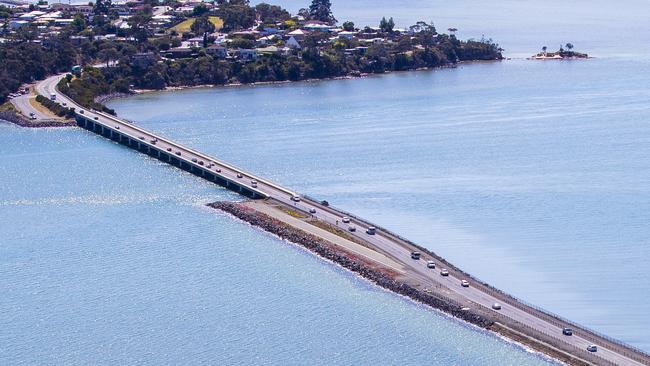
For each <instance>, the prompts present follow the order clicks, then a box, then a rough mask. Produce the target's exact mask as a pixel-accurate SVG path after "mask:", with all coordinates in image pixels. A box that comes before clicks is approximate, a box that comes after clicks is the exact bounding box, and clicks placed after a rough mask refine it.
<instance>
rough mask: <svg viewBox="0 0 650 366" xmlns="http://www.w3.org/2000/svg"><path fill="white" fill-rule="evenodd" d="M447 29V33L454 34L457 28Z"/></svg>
mask: <svg viewBox="0 0 650 366" xmlns="http://www.w3.org/2000/svg"><path fill="white" fill-rule="evenodd" d="M447 31H448V32H449V34H452V35H453V34H455V33H456V32H458V28H448V29H447Z"/></svg>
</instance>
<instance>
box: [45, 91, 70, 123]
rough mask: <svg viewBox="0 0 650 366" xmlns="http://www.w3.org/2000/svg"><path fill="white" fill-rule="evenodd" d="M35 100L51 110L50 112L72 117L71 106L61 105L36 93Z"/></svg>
mask: <svg viewBox="0 0 650 366" xmlns="http://www.w3.org/2000/svg"><path fill="white" fill-rule="evenodd" d="M36 101H37V102H39V103H40V104H41V105H43V106H44V107H45V108H47V109H49V110H50V111H52V113H54V114H56V115H57V116H59V117H68V118H73V117H74V115H75V114H74V110H73V109H71V108H66V107H63V106H61V105H60V104H58V103H56V102H54V101H52V100H49V99H47V98H45V97H44V96H42V95H37V96H36Z"/></svg>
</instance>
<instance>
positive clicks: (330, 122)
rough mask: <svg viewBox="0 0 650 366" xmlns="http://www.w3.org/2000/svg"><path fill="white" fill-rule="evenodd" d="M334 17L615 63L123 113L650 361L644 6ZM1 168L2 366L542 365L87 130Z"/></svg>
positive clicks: (435, 5) (450, 7)
mask: <svg viewBox="0 0 650 366" xmlns="http://www.w3.org/2000/svg"><path fill="white" fill-rule="evenodd" d="M282 3H283V4H284V5H286V6H287V7H289V8H292V9H293V8H294V7H296V8H298V7H300V6H301V3H302V2H298V1H292V0H291V1H283V2H282ZM334 3H335V4H334V5H335V7H336V9H337V16H338V18H339V19H340V20H342V19H352V20H354V21H356V22H357V23H360V24H363V23H364V22H365V21H368V22H369V21H370V20H372V19H375V18H377V19H379V18H380V17H381V16H383V15H394V16H395V18H396V20H397V22H398V25H406V24H404V23H407V24H408V23H411V22H412V21H414V20H417V19H416V18H415V17H416V16H417V17H418V18H421V17H424V18H425V19H426V18H430V19H433V20H435V21H436V24H437V25H438V27H439V28H442V29H444V28H446V27H449V26H455V27H458V28H459V29H460V30H459V34H460V35H461V36H465V37H477V38H480V36H481V35H482V34H485V35H486V36H490V37H494V38H496V39H498V41H499V43H501V45H502V46H503V47H505V48H506V49H507V50H508V51H507V55H508V56H513V57H515V58H516V57H519V56H521V55H528V54H530V53H533V52H535V51H536V50H537V49H538V48H539V47H540V46H541V45H548V46H549V47H551V46H552V45H553V44H554V43H558V42H562V43H564V42H569V41H570V42H573V43H574V44H576V46H577V48H578V49H579V50H584V51H587V52H589V53H591V54H595V55H596V56H598V58H596V59H592V60H589V61H584V62H557V63H556V62H532V61H525V60H520V59H515V60H510V61H507V62H502V63H489V64H475V65H463V66H461V67H459V68H458V69H455V70H438V71H432V72H417V73H400V74H392V75H385V76H380V77H371V78H366V79H362V80H341V81H327V82H318V83H300V84H293V85H280V86H258V87H241V88H222V89H202V90H186V91H181V92H174V93H156V94H148V95H143V96H138V97H133V98H129V99H120V100H117V101H114V102H112V103H111V107H114V108H116V109H117V110H118V113H119V114H120V115H122V116H124V117H127V118H130V119H132V120H135V121H137V122H138V123H139V124H141V125H143V126H145V127H147V128H150V129H153V130H155V131H158V132H160V133H162V134H164V135H166V136H169V137H172V138H174V139H177V140H179V141H181V142H183V143H187V144H189V145H191V146H193V147H196V148H199V149H201V150H204V151H206V152H209V153H211V154H214V155H216V156H219V157H221V158H223V159H225V160H227V161H230V162H233V163H236V164H237V165H240V166H242V167H244V168H246V169H249V170H251V171H255V172H258V173H260V174H263V175H264V176H267V177H269V178H271V179H273V180H275V181H277V182H279V183H282V184H285V185H287V186H289V187H292V188H295V189H296V190H298V191H300V192H304V193H308V194H311V195H314V196H317V197H319V198H323V199H328V200H329V201H331V202H333V203H334V204H335V205H337V206H340V207H342V208H345V209H348V210H350V211H353V212H355V213H358V214H360V215H362V216H364V217H366V218H368V219H371V220H373V221H376V222H377V223H379V224H382V225H383V226H386V227H389V228H390V229H392V230H394V231H396V232H398V233H400V234H402V235H404V236H406V237H408V238H410V239H413V240H415V241H417V242H419V243H421V244H423V245H426V246H428V247H430V248H432V249H433V250H435V251H436V252H438V253H440V254H441V255H443V256H445V257H447V258H448V259H450V260H451V261H453V262H454V263H456V264H458V265H460V266H461V267H462V268H464V269H466V270H468V271H469V272H471V273H473V274H475V275H477V276H478V277H480V278H482V279H484V280H486V281H488V282H490V283H492V284H494V285H497V286H498V287H500V288H503V289H505V290H508V291H509V292H511V293H513V294H515V295H517V296H519V297H522V298H524V299H525V300H527V301H530V302H533V303H535V304H538V305H540V306H542V307H544V308H546V309H549V310H551V311H553V312H556V313H559V314H561V315H564V316H567V317H569V318H571V319H574V320H576V321H579V322H580V323H583V324H586V325H588V326H590V327H592V328H595V329H597V330H599V331H602V332H605V333H607V334H608V335H612V336H615V337H617V338H620V339H623V340H625V341H626V342H628V343H631V344H634V345H636V346H638V347H642V348H644V349H646V350H650V343H649V341H650V333H649V332H648V326H649V325H650V315H648V314H647V306H646V304H647V302H648V301H649V300H650V298H649V296H650V281H649V280H650V271H649V270H648V269H647V263H648V261H649V260H650V249H649V248H650V246H649V245H648V244H650V243H649V242H648V238H649V237H650V235H649V234H650V232H649V229H648V225H647V222H648V221H649V220H648V219H649V216H650V215H649V214H648V212H649V210H648V209H649V208H650V198H649V197H650V195H649V193H650V192H648V191H649V189H650V188H649V187H650V184H649V183H650V174H648V172H649V171H650V169H649V168H650V166H649V165H650V163H649V161H650V160H649V159H648V158H650V147H649V146H650V145H649V144H648V142H650V130H649V128H648V121H649V120H650V91H648V89H647V85H649V84H650V73H649V71H650V57H648V56H649V55H650V31H648V29H647V26H646V23H644V22H645V19H646V18H647V17H646V16H647V9H646V7H647V6H646V5H647V4H645V2H642V1H624V2H619V3H615V4H609V3H606V2H602V1H596V2H589V3H588V4H587V3H584V4H582V5H580V4H581V3H575V2H560V1H551V2H544V4H543V5H542V4H541V3H539V2H532V1H492V2H489V3H481V4H480V6H479V5H477V4H476V3H474V2H468V1H459V2H454V3H449V2H444V4H443V3H442V2H431V1H419V0H414V1H409V2H408V6H399V5H394V4H393V2H388V1H373V2H369V1H357V2H340V1H334ZM400 4H401V3H400ZM370 5H372V6H370ZM0 153H2V156H3V157H4V159H3V161H2V163H0V177H2V178H3V179H2V181H3V184H2V185H0V278H2V281H0V294H2V296H0V309H3V311H2V312H0V364H10V365H13V364H116V363H117V364H123V363H130V364H133V363H146V364H179V363H182V364H233V363H239V364H250V363H253V362H255V363H261V364H314V363H316V364H318V363H323V360H327V362H326V363H328V364H368V365H370V364H395V363H398V362H399V363H402V364H406V365H410V364H414V365H415V364H418V365H419V364H423V363H426V364H438V365H450V364H457V365H491V364H494V365H504V364H511V365H526V364H543V363H545V362H546V361H544V360H542V359H541V358H539V356H536V355H532V354H529V353H527V352H525V351H522V350H521V349H520V348H517V347H514V346H512V345H510V344H508V343H506V342H503V341H501V340H499V339H498V338H496V337H493V336H491V335H487V334H485V333H482V332H480V331H477V330H475V329H473V328H469V327H466V326H463V325H461V324H459V323H457V322H455V321H453V320H449V319H447V318H446V317H444V316H442V315H439V314H438V313H436V312H434V311H430V310H427V309H424V308H422V307H420V306H418V305H415V304H412V303H411V302H409V301H405V300H403V299H401V298H399V297H396V296H393V295H391V294H388V293H386V292H384V291H381V290H378V289H376V288H374V287H372V286H370V285H368V284H367V283H366V282H364V281H362V280H359V279H356V278H355V277H354V276H351V275H349V274H348V273H346V272H344V271H342V270H340V269H338V268H337V267H336V266H332V265H330V264H328V263H325V262H323V261H322V260H320V259H318V258H315V257H313V256H312V255H310V254H309V253H306V252H304V251H302V250H300V249H297V248H295V247H293V246H291V245H289V244H287V243H284V242H282V241H279V240H277V239H275V238H273V237H271V236H268V235H266V234H265V233H262V232H260V231H258V230H256V229H253V228H250V227H249V226H247V225H244V224H241V223H239V222H237V221H235V220H233V219H231V218H229V217H226V216H223V215H220V214H218V213H215V212H213V211H211V210H208V209H206V208H204V204H205V203H207V202H211V201H214V200H219V199H228V200H234V199H239V197H237V196H234V195H233V194H231V193H228V192H226V191H224V190H222V189H220V188H218V187H214V186H211V185H209V184H207V183H205V182H203V181H201V180H199V179H198V178H195V177H192V176H190V175H188V174H186V173H183V172H180V171H178V170H176V169H174V168H171V167H168V166H165V165H163V164H161V163H159V162H157V161H154V160H152V159H150V158H147V157H144V156H142V155H139V154H137V153H135V152H133V151H130V150H128V149H126V148H124V147H121V146H118V145H116V144H113V143H111V142H108V141H106V140H104V139H102V138H99V137H96V136H93V135H91V134H90V133H87V132H84V131H79V130H75V129H71V130H26V129H18V128H16V127H12V126H9V125H1V126H0Z"/></svg>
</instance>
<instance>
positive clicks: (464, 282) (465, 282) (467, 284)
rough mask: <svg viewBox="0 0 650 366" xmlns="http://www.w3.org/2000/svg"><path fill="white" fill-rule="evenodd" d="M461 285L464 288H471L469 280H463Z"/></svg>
mask: <svg viewBox="0 0 650 366" xmlns="http://www.w3.org/2000/svg"><path fill="white" fill-rule="evenodd" d="M460 285H461V286H463V287H469V282H467V280H462V281H460Z"/></svg>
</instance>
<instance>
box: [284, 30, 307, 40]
mask: <svg viewBox="0 0 650 366" xmlns="http://www.w3.org/2000/svg"><path fill="white" fill-rule="evenodd" d="M306 35H307V32H305V31H304V30H302V29H296V30H295V31H292V32H289V33H288V34H287V36H289V37H293V38H295V39H296V41H298V42H302V41H304V40H305V36H306Z"/></svg>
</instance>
